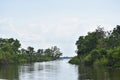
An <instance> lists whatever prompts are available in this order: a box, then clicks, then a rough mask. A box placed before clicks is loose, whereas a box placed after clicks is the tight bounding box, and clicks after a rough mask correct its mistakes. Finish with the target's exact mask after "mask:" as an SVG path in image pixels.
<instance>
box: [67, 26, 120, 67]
mask: <svg viewBox="0 0 120 80" xmlns="http://www.w3.org/2000/svg"><path fill="white" fill-rule="evenodd" d="M76 46H77V50H76V53H77V56H74V57H73V58H72V59H71V60H70V61H69V63H71V64H77V65H86V66H105V67H120V25H117V26H116V27H115V28H114V29H113V30H111V31H104V28H100V27H98V28H97V29H96V30H95V31H93V32H88V34H87V35H86V36H80V37H79V39H78V40H77V41H76Z"/></svg>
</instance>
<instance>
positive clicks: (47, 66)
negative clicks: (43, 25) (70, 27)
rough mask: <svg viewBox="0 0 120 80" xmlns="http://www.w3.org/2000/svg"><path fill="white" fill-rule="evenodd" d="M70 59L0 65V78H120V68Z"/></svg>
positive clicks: (96, 79) (34, 79) (107, 79)
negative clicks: (72, 63) (77, 64)
mask: <svg viewBox="0 0 120 80" xmlns="http://www.w3.org/2000/svg"><path fill="white" fill-rule="evenodd" d="M68 60H69V59H62V60H56V61H49V62H35V63H32V64H22V65H4V66H3V65H2V66H0V80H120V69H109V68H98V67H96V68H93V67H85V66H76V65H71V64H69V63H68Z"/></svg>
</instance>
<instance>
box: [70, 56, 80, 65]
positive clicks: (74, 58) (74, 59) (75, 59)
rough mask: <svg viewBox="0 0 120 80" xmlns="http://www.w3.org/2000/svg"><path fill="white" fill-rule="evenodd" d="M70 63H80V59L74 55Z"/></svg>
mask: <svg viewBox="0 0 120 80" xmlns="http://www.w3.org/2000/svg"><path fill="white" fill-rule="evenodd" d="M69 63H71V64H80V59H79V58H78V57H77V56H75V57H73V58H72V59H71V60H70V61H69Z"/></svg>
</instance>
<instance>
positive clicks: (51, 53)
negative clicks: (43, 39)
mask: <svg viewBox="0 0 120 80" xmlns="http://www.w3.org/2000/svg"><path fill="white" fill-rule="evenodd" d="M20 47H21V44H20V42H19V41H18V40H17V39H13V38H10V39H3V38H0V64H17V63H26V62H35V61H51V60H55V59H58V58H59V57H60V56H61V55H62V53H61V52H60V49H59V48H57V47H56V46H54V47H51V48H48V49H38V50H37V52H36V51H35V50H34V48H33V47H31V46H29V47H28V48H27V49H23V48H21V50H20Z"/></svg>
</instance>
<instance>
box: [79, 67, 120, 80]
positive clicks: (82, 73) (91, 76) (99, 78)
mask: <svg viewBox="0 0 120 80" xmlns="http://www.w3.org/2000/svg"><path fill="white" fill-rule="evenodd" d="M78 72H79V73H78V74H79V79H78V80H120V69H112V68H105V67H87V66H79V67H78Z"/></svg>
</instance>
